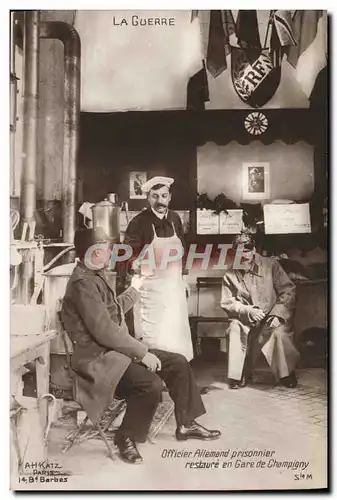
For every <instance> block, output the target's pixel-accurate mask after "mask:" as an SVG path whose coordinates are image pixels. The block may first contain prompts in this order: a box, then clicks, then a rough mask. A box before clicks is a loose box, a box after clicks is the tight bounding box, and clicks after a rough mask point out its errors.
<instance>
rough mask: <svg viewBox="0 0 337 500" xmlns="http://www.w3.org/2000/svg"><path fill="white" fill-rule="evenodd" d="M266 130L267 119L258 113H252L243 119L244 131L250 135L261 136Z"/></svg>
mask: <svg viewBox="0 0 337 500" xmlns="http://www.w3.org/2000/svg"><path fill="white" fill-rule="evenodd" d="M267 128H268V120H267V117H266V116H265V115H264V114H263V113H261V112H260V111H253V112H252V113H249V115H248V116H247V117H246V118H245V129H246V130H247V132H249V134H251V135H261V134H263V133H264V132H265V131H266V130H267Z"/></svg>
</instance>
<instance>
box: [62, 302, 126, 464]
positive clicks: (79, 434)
mask: <svg viewBox="0 0 337 500" xmlns="http://www.w3.org/2000/svg"><path fill="white" fill-rule="evenodd" d="M58 317H59V320H60V324H61V332H60V335H61V337H62V340H63V343H64V347H65V351H66V359H67V369H68V372H69V376H70V377H71V378H72V379H73V381H74V374H73V371H72V369H71V355H70V352H69V349H68V344H67V334H66V331H65V329H64V325H63V321H62V317H61V311H59V312H58ZM74 388H75V384H74V383H73V394H74ZM64 407H65V408H66V409H67V411H68V412H71V411H72V412H76V413H78V412H84V413H85V418H84V420H83V422H81V424H80V425H79V426H78V428H77V429H76V430H75V431H73V432H71V433H69V434H68V435H67V436H66V438H65V439H66V441H67V443H66V444H65V446H64V447H63V448H62V452H63V453H65V452H66V451H68V450H70V448H71V447H72V446H73V445H74V444H75V441H77V442H82V441H85V440H87V439H93V438H95V437H100V438H101V439H102V441H103V442H104V444H105V445H106V447H107V450H108V456H109V458H111V460H115V455H116V453H114V451H113V448H112V446H111V443H110V442H109V440H108V438H107V435H106V433H107V431H108V429H109V427H110V426H111V424H112V422H113V421H114V420H115V419H116V418H117V417H118V415H119V414H120V413H121V412H122V411H123V409H124V407H125V401H124V400H117V399H114V401H113V405H112V406H111V407H109V408H108V410H107V411H106V414H105V415H104V416H103V417H102V418H101V420H100V421H99V422H97V423H96V424H92V427H91V428H90V429H89V430H88V431H87V432H85V433H84V432H83V431H84V429H85V427H86V426H87V424H88V421H89V420H90V419H89V417H88V415H87V414H86V412H85V410H84V408H82V406H81V405H80V404H79V403H77V401H75V400H72V401H67V402H66V403H64Z"/></svg>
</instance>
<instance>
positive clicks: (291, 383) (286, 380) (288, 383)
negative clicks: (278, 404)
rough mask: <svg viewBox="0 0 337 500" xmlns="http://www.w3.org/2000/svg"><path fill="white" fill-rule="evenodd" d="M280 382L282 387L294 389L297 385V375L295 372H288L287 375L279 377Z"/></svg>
mask: <svg viewBox="0 0 337 500" xmlns="http://www.w3.org/2000/svg"><path fill="white" fill-rule="evenodd" d="M280 384H281V385H283V387H288V389H295V387H296V386H297V377H296V374H295V372H292V373H290V374H289V375H288V377H283V378H281V379H280Z"/></svg>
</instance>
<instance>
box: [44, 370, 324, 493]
mask: <svg viewBox="0 0 337 500" xmlns="http://www.w3.org/2000/svg"><path fill="white" fill-rule="evenodd" d="M259 375H260V378H261V377H262V378H265V377H264V373H263V372H260V374H259ZM196 376H197V379H198V384H199V386H200V387H203V386H208V387H209V388H210V391H209V392H208V393H207V394H205V395H204V396H203V400H204V403H205V406H206V408H207V414H206V415H204V416H203V417H202V418H201V419H200V422H201V423H202V424H203V425H205V426H208V427H210V428H212V427H213V428H218V429H220V430H221V432H222V436H221V438H220V439H219V440H217V441H213V442H207V443H206V442H201V441H187V442H184V443H181V442H177V441H176V440H175V438H174V431H175V420H174V417H171V418H170V420H169V421H168V422H167V424H166V425H165V427H164V428H163V429H162V431H161V432H160V434H159V435H158V436H157V441H156V444H150V443H145V444H143V445H140V446H139V449H140V452H141V454H142V456H143V458H144V463H143V464H141V465H139V466H132V465H127V464H125V463H124V462H122V461H121V460H120V459H119V458H116V460H115V461H114V462H112V461H111V460H110V459H108V458H107V457H106V448H105V446H104V444H103V443H102V442H101V441H98V440H92V441H87V442H84V443H81V444H79V445H75V446H74V447H73V448H72V449H71V450H70V451H68V452H67V453H66V454H61V453H60V448H61V446H62V444H63V438H64V435H65V433H66V432H67V431H68V430H67V429H64V428H62V427H60V426H54V427H53V428H52V430H51V433H50V443H49V459H50V461H52V460H54V461H55V460H57V461H58V462H59V463H61V464H62V466H63V469H64V470H67V471H71V474H72V475H71V476H69V477H68V480H67V484H66V485H64V484H57V485H56V484H48V485H47V484H45V486H44V487H45V488H50V489H62V488H64V489H75V490H81V489H103V490H104V489H106V490H125V489H129V490H138V489H139V490H207V489H210V490H236V489H243V490H247V489H248V490H250V489H252V490H254V489H261V488H262V489H263V488H265V489H300V488H304V489H309V488H324V487H326V484H327V479H326V470H327V465H326V463H327V401H326V371H325V370H323V369H312V370H309V369H308V370H300V371H299V372H298V376H299V385H298V387H297V388H296V389H293V390H289V389H285V388H282V387H273V386H272V385H271V384H270V383H269V382H270V381H269V380H267V383H266V379H265V381H264V383H259V384H256V385H254V386H252V387H246V388H244V389H241V390H237V391H231V390H229V389H228V387H227V385H226V383H225V370H224V367H223V366H222V364H221V363H217V364H214V363H209V364H207V363H206V364H203V365H202V366H199V367H196ZM165 450H173V451H172V452H170V453H171V454H172V453H173V454H175V452H178V451H186V452H187V453H188V452H191V454H190V455H191V456H190V458H178V457H176V458H169V457H167V458H165V455H168V453H167V451H165ZM197 450H208V451H213V452H214V454H215V453H216V452H220V451H221V452H222V454H223V456H222V457H220V458H214V456H213V457H211V458H207V457H206V458H205V457H202V458H200V456H199V455H200V453H199V452H198V451H197ZM227 452H228V456H226V453H227ZM242 452H247V453H246V455H248V456H246V457H242ZM268 453H269V457H268ZM254 454H255V455H258V454H260V455H261V454H264V455H265V457H262V458H261V456H260V457H259V456H254ZM194 455H195V457H194ZM204 455H205V453H204ZM240 455H241V456H240ZM250 455H253V457H251V456H250ZM261 460H262V461H265V466H264V468H261V467H260V465H261ZM191 462H193V463H198V462H202V463H203V464H205V463H206V464H207V463H208V464H210V463H212V462H213V463H216V462H219V465H218V466H217V468H215V467H214V465H213V466H212V468H206V467H205V468H191V466H190V465H188V464H190V463H191ZM230 463H231V465H230Z"/></svg>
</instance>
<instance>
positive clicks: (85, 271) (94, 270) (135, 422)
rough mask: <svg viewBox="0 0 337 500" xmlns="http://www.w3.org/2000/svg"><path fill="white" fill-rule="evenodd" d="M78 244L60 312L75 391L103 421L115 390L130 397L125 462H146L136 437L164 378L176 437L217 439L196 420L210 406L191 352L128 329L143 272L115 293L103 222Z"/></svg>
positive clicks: (119, 441) (123, 436)
mask: <svg viewBox="0 0 337 500" xmlns="http://www.w3.org/2000/svg"><path fill="white" fill-rule="evenodd" d="M75 248H76V253H77V256H78V257H79V262H78V264H77V266H76V267H75V269H74V271H73V274H72V276H71V277H70V280H69V282H68V285H67V289H66V293H65V297H64V300H63V309H62V316H63V321H64V326H65V329H66V331H67V333H68V334H69V336H70V338H71V340H72V343H73V347H74V352H73V355H72V360H71V363H72V369H73V371H74V374H75V375H74V379H75V384H74V386H75V395H74V396H75V399H76V400H77V401H78V402H79V403H80V404H81V405H82V406H83V408H84V409H85V411H86V412H87V414H88V416H89V418H90V419H91V421H92V422H93V423H96V422H98V420H99V419H100V417H101V416H102V413H103V411H104V410H105V409H106V408H107V406H108V405H109V404H110V402H111V400H112V398H113V396H114V394H115V393H116V395H117V396H119V397H122V398H125V399H126V401H127V409H126V413H125V416H124V419H123V422H122V424H121V426H120V428H119V429H118V431H117V433H116V436H115V443H116V445H117V447H118V449H119V451H120V454H121V457H122V458H123V459H124V460H125V461H126V462H129V463H139V462H141V461H142V457H141V456H140V454H139V452H138V450H137V447H136V444H135V442H137V441H138V442H144V441H145V440H146V437H147V433H148V430H149V427H150V424H151V421H152V418H153V415H154V413H155V411H156V408H157V405H158V403H159V401H160V397H161V391H162V386H163V384H162V380H164V381H165V384H166V386H167V388H168V391H169V393H170V396H171V398H172V399H173V401H174V403H175V417H176V421H177V430H176V438H177V440H179V441H182V440H186V439H190V438H193V439H202V440H210V439H217V438H218V437H219V436H220V432H219V431H212V430H208V429H205V428H204V427H202V426H201V425H200V424H198V423H197V422H195V418H197V417H199V416H200V415H203V414H204V413H205V407H204V405H203V402H202V399H201V397H200V393H199V390H198V388H197V386H196V383H195V381H194V377H193V373H192V371H191V368H190V365H189V364H188V362H187V360H186V358H185V357H184V356H182V355H180V354H174V353H171V352H166V351H161V350H158V349H150V350H149V349H148V348H147V347H146V346H145V345H144V344H142V342H140V341H138V340H136V339H134V338H133V337H132V336H131V335H129V332H128V329H127V326H126V323H125V319H124V314H125V313H126V312H127V311H128V310H129V309H130V308H131V307H133V305H134V303H135V301H136V300H137V298H138V294H139V292H138V290H139V288H140V286H141V283H142V278H140V277H135V278H134V280H133V284H132V285H133V286H131V287H130V288H128V289H127V290H126V291H125V292H124V293H122V294H121V295H119V296H118V297H116V295H115V292H114V290H113V289H112V288H111V287H110V286H109V284H108V282H107V280H106V277H105V273H104V268H106V267H107V266H108V264H109V259H110V255H111V250H110V245H109V242H108V238H107V236H106V235H105V234H104V231H103V230H101V229H100V228H99V229H84V230H81V231H77V233H76V235H75ZM161 379H162V380H161Z"/></svg>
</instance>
